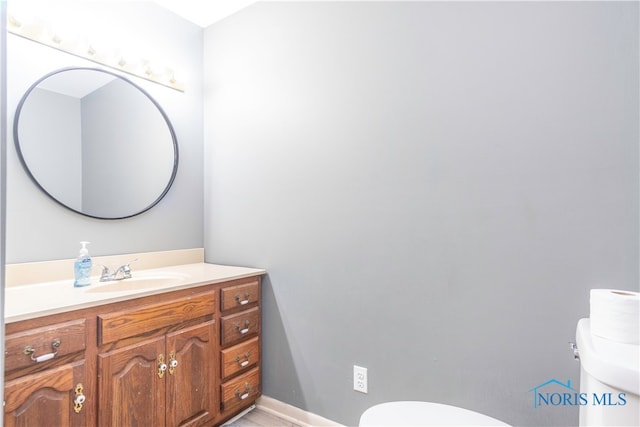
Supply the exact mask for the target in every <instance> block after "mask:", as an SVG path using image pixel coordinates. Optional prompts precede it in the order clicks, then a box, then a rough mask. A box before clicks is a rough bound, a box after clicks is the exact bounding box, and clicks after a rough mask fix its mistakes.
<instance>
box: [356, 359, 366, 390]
mask: <svg viewBox="0 0 640 427" xmlns="http://www.w3.org/2000/svg"><path fill="white" fill-rule="evenodd" d="M353 389H354V390H355V391H359V392H360V393H368V381H367V368H363V367H362V366H357V365H353Z"/></svg>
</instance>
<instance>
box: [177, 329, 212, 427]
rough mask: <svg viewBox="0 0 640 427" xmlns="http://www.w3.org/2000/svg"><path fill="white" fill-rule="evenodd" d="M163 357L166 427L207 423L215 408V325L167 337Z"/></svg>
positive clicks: (210, 419)
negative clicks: (166, 359) (166, 366)
mask: <svg viewBox="0 0 640 427" xmlns="http://www.w3.org/2000/svg"><path fill="white" fill-rule="evenodd" d="M167 354H168V355H169V362H167V363H168V364H169V366H170V367H169V375H168V377H167V426H197V425H204V424H210V423H211V421H212V420H213V418H214V417H215V415H216V412H217V408H218V405H217V401H218V399H217V393H216V384H215V379H216V376H217V368H216V367H217V366H218V362H217V360H216V333H215V322H214V321H213V320H212V321H210V322H206V323H203V324H200V325H197V326H193V327H190V328H185V329H182V330H180V331H177V332H174V333H171V334H169V335H167ZM173 361H175V362H173ZM172 362H173V366H174V367H172Z"/></svg>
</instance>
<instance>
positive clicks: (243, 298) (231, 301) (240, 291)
mask: <svg viewBox="0 0 640 427" xmlns="http://www.w3.org/2000/svg"><path fill="white" fill-rule="evenodd" d="M221 293H222V296H221V298H220V305H221V307H220V308H221V309H222V311H225V310H230V309H232V308H237V307H242V306H245V305H248V304H253V303H256V302H258V299H259V296H260V279H259V278H257V277H254V278H252V281H251V282H249V283H243V284H240V285H236V286H229V287H226V288H222V291H221Z"/></svg>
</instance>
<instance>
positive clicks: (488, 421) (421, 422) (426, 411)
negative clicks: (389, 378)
mask: <svg viewBox="0 0 640 427" xmlns="http://www.w3.org/2000/svg"><path fill="white" fill-rule="evenodd" d="M359 425H360V427H365V426H508V424H505V423H503V422H502V421H499V420H496V419H495V418H491V417H489V416H487V415H483V414H480V413H478V412H473V411H469V410H468V409H462V408H458V407H455V406H450V405H443V404H441V403H432V402H412V401H400V402H386V403H381V404H379V405H375V406H372V407H371V408H369V409H367V410H366V411H364V413H363V414H362V416H361V417H360V424H359Z"/></svg>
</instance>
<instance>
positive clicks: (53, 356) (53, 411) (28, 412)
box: [4, 319, 87, 427]
mask: <svg viewBox="0 0 640 427" xmlns="http://www.w3.org/2000/svg"><path fill="white" fill-rule="evenodd" d="M7 329H8V333H7V335H6V340H5V380H6V381H5V389H4V425H5V426H6V427H12V426H25V427H27V426H85V425H87V410H86V408H84V407H83V406H84V400H85V385H86V377H87V373H86V363H85V360H84V351H85V342H86V330H85V319H79V320H74V321H68V322H62V323H53V324H50V325H49V326H47V327H44V328H43V327H37V326H33V325H30V324H29V323H27V329H25V330H23V331H17V332H14V333H12V332H11V331H10V328H9V327H8V328H7Z"/></svg>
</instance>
